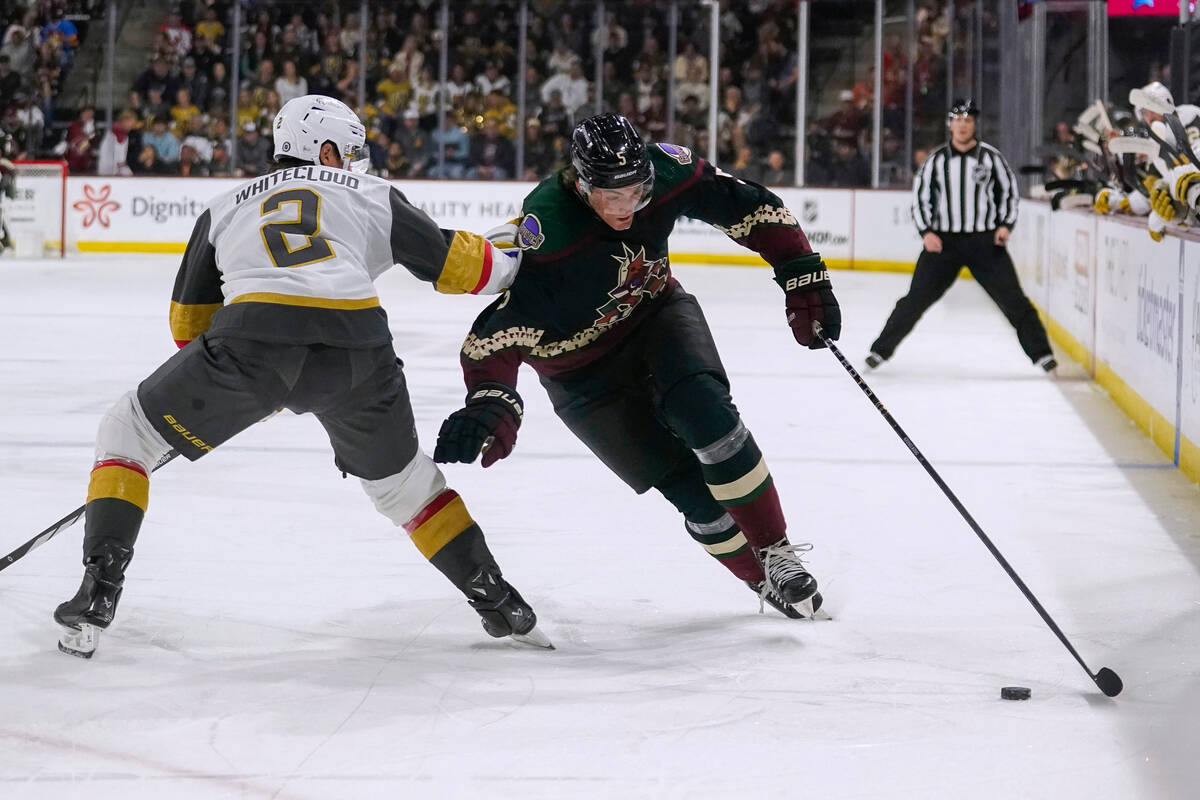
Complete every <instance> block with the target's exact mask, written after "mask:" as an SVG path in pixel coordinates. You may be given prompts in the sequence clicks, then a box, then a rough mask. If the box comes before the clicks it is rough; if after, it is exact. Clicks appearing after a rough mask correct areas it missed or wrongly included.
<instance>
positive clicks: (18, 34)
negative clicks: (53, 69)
mask: <svg viewBox="0 0 1200 800" xmlns="http://www.w3.org/2000/svg"><path fill="white" fill-rule="evenodd" d="M0 55H5V56H8V59H9V64H10V66H11V67H12V70H13V72H15V73H17V75H18V76H21V75H28V74H30V73H32V72H33V62H34V61H35V60H36V59H37V45H36V44H35V37H34V36H33V35H32V32H31V30H30V29H29V28H26V27H25V26H24V25H22V24H21V23H19V22H14V23H13V24H12V25H9V26H8V30H7V31H5V32H4V44H3V46H0Z"/></svg>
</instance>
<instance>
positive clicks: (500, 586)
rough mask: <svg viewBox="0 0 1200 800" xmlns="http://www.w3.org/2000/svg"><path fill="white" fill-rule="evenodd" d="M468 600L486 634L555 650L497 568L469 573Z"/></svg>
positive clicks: (487, 568) (488, 567) (486, 568)
mask: <svg viewBox="0 0 1200 800" xmlns="http://www.w3.org/2000/svg"><path fill="white" fill-rule="evenodd" d="M465 591H466V594H467V602H468V603H470V604H471V608H473V609H475V611H476V612H477V613H478V614H479V616H480V621H481V622H482V623H483V629H484V630H485V631H487V634H488V636H494V637H496V638H501V637H504V636H511V637H512V638H513V640H514V641H518V642H522V643H524V644H531V645H534V646H535V647H545V648H549V649H550V650H553V649H554V645H553V644H551V642H550V639H549V638H547V637H546V635H545V634H544V633H542V632H541V631H539V630H538V629H537V614H534V613H533V607H532V606H530V605H529V604H528V603H526V602H525V599H524V598H522V597H521V594H520V593H519V592H518V591H517V590H516V589H515V588H513V586H512V584H510V583H509V582H508V581H506V580H504V577H503V576H502V575H501V574H500V570H499V568H497V567H495V566H492V565H485V566H482V567H480V568H479V571H478V572H476V573H475V574H474V575H472V576H471V579H470V580H469V581H468V582H467V586H466V587H465Z"/></svg>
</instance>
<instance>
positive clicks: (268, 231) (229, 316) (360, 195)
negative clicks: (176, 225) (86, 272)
mask: <svg viewBox="0 0 1200 800" xmlns="http://www.w3.org/2000/svg"><path fill="white" fill-rule="evenodd" d="M393 264H402V265H404V266H405V267H406V268H407V269H408V270H409V272H411V273H412V274H413V275H415V276H416V277H417V278H419V279H421V280H423V281H427V282H430V283H432V284H434V287H435V288H436V289H437V290H438V291H439V292H445V293H449V294H456V293H472V294H495V293H496V292H499V291H502V290H503V289H505V288H506V287H507V286H508V285H509V284H510V283H512V280H513V278H514V277H515V275H516V271H517V259H516V258H515V257H514V256H511V255H507V254H505V253H504V252H502V251H500V250H498V249H497V248H495V247H494V246H493V245H492V244H491V243H490V242H489V241H488V240H487V239H485V238H484V237H483V236H480V235H478V234H474V233H468V232H465V231H452V230H444V229H441V228H439V227H438V226H437V224H436V223H435V222H434V221H433V220H432V219H430V218H429V217H428V216H427V215H426V214H425V213H424V212H422V211H420V210H419V209H417V208H415V207H414V206H413V205H412V204H410V203H409V202H408V200H407V199H406V198H405V197H404V195H403V194H402V193H401V192H400V191H399V190H398V189H396V188H395V187H394V186H392V185H391V184H390V183H389V182H387V181H385V180H383V179H381V178H376V177H373V176H371V175H362V174H356V173H353V172H349V171H347V170H341V169H334V168H331V167H322V166H317V165H297V166H291V167H287V168H284V169H279V170H276V171H274V172H271V173H269V174H267V175H264V176H263V177H260V178H257V179H255V180H251V181H247V182H246V183H244V184H242V185H240V186H238V187H237V188H236V189H233V190H231V191H229V192H226V193H224V194H222V195H220V196H218V197H216V198H214V199H213V200H212V201H211V202H210V203H209V204H208V206H206V208H205V210H204V212H203V213H202V214H201V215H200V217H199V218H198V219H197V220H196V225H195V228H194V229H193V230H192V235H191V239H190V241H189V242H188V245H187V250H186V251H185V252H184V255H183V263H182V264H181V265H180V268H179V273H178V275H177V276H176V279H175V288H174V291H173V292H172V297H171V315H170V320H171V332H172V335H173V336H174V338H175V340H176V342H177V343H178V344H179V346H180V347H182V346H183V345H184V344H186V343H187V342H189V341H191V340H192V339H194V338H195V337H197V336H198V335H200V334H201V333H203V332H205V331H209V330H211V331H213V332H214V333H216V332H220V333H222V334H225V335H232V336H241V337H244V338H250V339H257V340H260V341H267V342H281V343H287V344H326V345H331V346H336V347H371V346H375V345H378V344H382V343H384V342H387V341H390V339H391V334H390V332H389V331H388V326H387V316H386V314H385V313H384V311H383V308H382V307H381V306H380V304H379V297H378V296H377V294H376V291H375V286H374V280H375V278H377V277H379V275H381V274H382V273H383V272H384V271H386V270H387V269H388V268H390V267H391V266H392V265H393Z"/></svg>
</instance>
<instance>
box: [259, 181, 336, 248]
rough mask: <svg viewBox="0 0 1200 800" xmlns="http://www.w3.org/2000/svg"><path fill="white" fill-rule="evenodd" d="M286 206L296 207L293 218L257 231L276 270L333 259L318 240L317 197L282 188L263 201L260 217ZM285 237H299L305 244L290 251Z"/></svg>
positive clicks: (265, 223)
mask: <svg viewBox="0 0 1200 800" xmlns="http://www.w3.org/2000/svg"><path fill="white" fill-rule="evenodd" d="M287 203H295V204H296V218H295V219H289V220H284V221H282V222H264V223H263V224H262V227H261V228H259V230H260V231H261V233H262V238H263V244H264V245H266V248H267V253H268V254H269V255H270V256H271V261H273V262H274V263H275V266H277V267H303V266H304V265H305V264H313V263H316V262H317V261H324V260H325V259H327V258H333V255H334V253H333V248H332V247H330V245H329V242H328V241H326V240H325V239H323V238H321V236H320V233H321V195H319V194H317V193H316V192H314V191H313V190H312V189H285V190H283V191H282V192H276V193H275V194H273V195H271V196H270V197H268V198H267V199H266V200H263V204H262V212H261V215H262V216H264V217H265V216H267V215H268V214H273V213H275V212H276V211H279V210H280V208H281V207H282V206H284V205H285V204H287ZM285 234H292V235H294V236H303V237H304V238H305V239H306V240H307V244H303V245H301V246H300V247H297V248H294V249H293V248H292V247H290V246H288V242H287V238H286V237H285Z"/></svg>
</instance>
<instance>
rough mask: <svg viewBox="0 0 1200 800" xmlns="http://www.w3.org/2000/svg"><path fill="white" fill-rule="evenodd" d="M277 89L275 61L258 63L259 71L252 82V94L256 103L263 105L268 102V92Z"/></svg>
mask: <svg viewBox="0 0 1200 800" xmlns="http://www.w3.org/2000/svg"><path fill="white" fill-rule="evenodd" d="M273 91H275V62H273V61H270V60H268V61H263V62H262V63H261V64H259V65H258V72H256V73H255V74H254V79H253V80H252V81H251V82H250V94H251V96H252V97H253V98H254V104H255V105H257V106H259V107H262V106H265V105H266V104H267V93H268V92H273Z"/></svg>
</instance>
